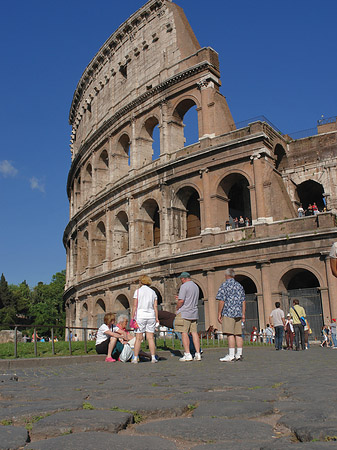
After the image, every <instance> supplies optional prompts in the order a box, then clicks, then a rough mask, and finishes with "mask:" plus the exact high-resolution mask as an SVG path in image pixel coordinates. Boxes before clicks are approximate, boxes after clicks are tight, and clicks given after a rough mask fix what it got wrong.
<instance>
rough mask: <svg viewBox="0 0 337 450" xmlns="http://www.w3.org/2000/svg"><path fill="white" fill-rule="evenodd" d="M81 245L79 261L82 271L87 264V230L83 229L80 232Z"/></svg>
mask: <svg viewBox="0 0 337 450" xmlns="http://www.w3.org/2000/svg"><path fill="white" fill-rule="evenodd" d="M81 241H82V242H81V247H80V261H81V263H80V264H81V271H84V270H85V269H86V268H87V266H88V262H89V261H88V253H89V233H88V231H84V232H83V233H82V239H81Z"/></svg>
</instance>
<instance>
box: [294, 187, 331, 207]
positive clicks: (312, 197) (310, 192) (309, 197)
mask: <svg viewBox="0 0 337 450" xmlns="http://www.w3.org/2000/svg"><path fill="white" fill-rule="evenodd" d="M296 190H297V195H298V198H299V200H300V203H302V206H303V208H304V210H306V211H308V206H309V204H313V203H316V205H317V208H318V209H319V211H323V209H324V208H325V197H324V187H323V186H322V185H321V184H320V183H318V182H317V181H314V180H307V181H304V182H303V183H301V184H299V185H298V186H297V188H296ZM306 214H308V213H306Z"/></svg>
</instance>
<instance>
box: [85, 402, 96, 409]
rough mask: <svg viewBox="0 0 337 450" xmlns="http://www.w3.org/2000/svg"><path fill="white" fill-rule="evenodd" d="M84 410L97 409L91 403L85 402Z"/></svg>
mask: <svg viewBox="0 0 337 450" xmlns="http://www.w3.org/2000/svg"><path fill="white" fill-rule="evenodd" d="M82 408H83V409H95V407H94V406H92V404H91V403H89V402H83V405H82Z"/></svg>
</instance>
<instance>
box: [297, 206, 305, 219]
mask: <svg viewBox="0 0 337 450" xmlns="http://www.w3.org/2000/svg"><path fill="white" fill-rule="evenodd" d="M297 213H298V217H303V216H304V209H303V206H302V203H301V204H300V206H299V207H298V208H297Z"/></svg>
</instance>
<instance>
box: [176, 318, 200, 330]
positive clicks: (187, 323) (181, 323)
mask: <svg viewBox="0 0 337 450" xmlns="http://www.w3.org/2000/svg"><path fill="white" fill-rule="evenodd" d="M197 325H198V321H197V320H188V319H183V318H182V317H181V314H177V315H176V318H175V319H174V331H177V332H178V333H196V332H197Z"/></svg>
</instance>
